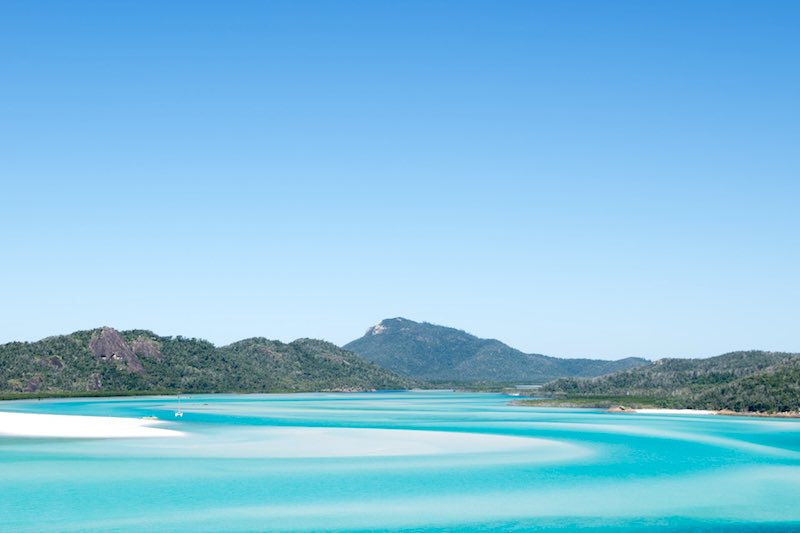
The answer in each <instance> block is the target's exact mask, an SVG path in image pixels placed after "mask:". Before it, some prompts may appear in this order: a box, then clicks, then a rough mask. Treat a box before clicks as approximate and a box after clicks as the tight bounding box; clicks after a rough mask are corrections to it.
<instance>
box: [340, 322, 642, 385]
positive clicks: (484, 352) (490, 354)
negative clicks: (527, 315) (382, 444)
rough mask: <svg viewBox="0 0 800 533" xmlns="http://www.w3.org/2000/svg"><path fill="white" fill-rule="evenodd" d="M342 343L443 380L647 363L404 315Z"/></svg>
mask: <svg viewBox="0 0 800 533" xmlns="http://www.w3.org/2000/svg"><path fill="white" fill-rule="evenodd" d="M344 348H345V349H347V350H350V351H353V352H355V353H357V354H359V355H360V356H362V357H364V358H365V359H368V360H369V361H372V362H373V363H376V364H378V365H380V366H382V367H384V368H388V369H390V370H393V371H395V372H398V373H400V374H403V375H406V376H410V377H413V378H415V379H423V380H430V381H437V382H445V383H534V384H536V383H545V382H547V381H549V380H552V379H555V378H558V377H562V376H598V375H602V374H608V373H609V372H615V371H618V370H622V369H626V368H631V367H635V366H640V365H643V364H646V363H647V361H646V360H644V359H640V358H628V359H622V360H620V361H603V360H595V359H559V358H557V357H549V356H546V355H540V354H526V353H523V352H521V351H519V350H516V349H514V348H512V347H510V346H508V345H506V344H503V343H502V342H500V341H498V340H494V339H481V338H478V337H476V336H474V335H470V334H469V333H466V332H464V331H461V330H457V329H453V328H448V327H444V326H437V325H434V324H428V323H425V322H422V323H420V322H414V321H413V320H408V319H405V318H391V319H386V320H383V321H382V322H381V323H380V324H378V325H377V326H373V327H372V328H370V329H369V330H368V331H367V332H366V334H365V335H364V336H363V337H361V338H359V339H356V340H354V341H352V342H350V343H348V344H346V345H345V346H344Z"/></svg>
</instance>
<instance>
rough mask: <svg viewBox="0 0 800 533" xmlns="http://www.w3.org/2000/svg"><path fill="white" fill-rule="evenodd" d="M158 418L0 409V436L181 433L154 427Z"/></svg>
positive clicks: (168, 434) (98, 437)
mask: <svg viewBox="0 0 800 533" xmlns="http://www.w3.org/2000/svg"><path fill="white" fill-rule="evenodd" d="M159 424H163V422H162V421H159V420H143V419H138V418H119V417H111V416H76V415H45V414H34V413H13V412H4V411H0V436H6V437H61V438H78V439H109V438H141V437H180V436H183V435H184V433H183V432H181V431H175V430H172V429H164V428H159V427H153V426H157V425H159Z"/></svg>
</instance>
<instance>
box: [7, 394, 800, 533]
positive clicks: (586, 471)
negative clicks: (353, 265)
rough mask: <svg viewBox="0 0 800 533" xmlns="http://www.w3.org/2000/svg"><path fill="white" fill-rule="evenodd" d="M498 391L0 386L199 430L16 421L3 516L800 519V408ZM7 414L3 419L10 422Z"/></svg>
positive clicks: (711, 525)
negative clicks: (789, 411)
mask: <svg viewBox="0 0 800 533" xmlns="http://www.w3.org/2000/svg"><path fill="white" fill-rule="evenodd" d="M511 399H512V398H511V397H508V396H503V395H499V394H466V393H454V392H397V393H362V394H285V395H213V396H212V395H209V396H191V397H185V398H184V399H183V400H182V401H181V404H182V405H181V408H182V410H183V412H184V416H183V417H182V418H176V417H175V416H174V411H175V410H176V409H177V400H176V399H175V398H167V397H137V398H109V399H80V400H75V399H70V400H42V401H18V402H3V403H0V411H14V412H25V413H46V414H62V415H89V416H114V417H132V418H141V417H145V416H156V417H158V418H159V419H160V420H162V421H164V423H163V424H161V425H160V426H159V427H161V428H165V429H173V430H177V431H180V432H182V433H183V435H182V436H168V437H155V438H104V439H96V438H80V439H75V438H52V437H49V438H42V437H20V436H14V437H12V436H0V494H1V495H2V496H0V531H3V532H6V531H8V532H67V531H103V532H111V531H120V532H123V531H124V532H128V531H130V532H141V531H215V532H216V531H221V532H222V531H225V532H232V531H348V532H351V531H419V532H422V531H454V532H455V531H458V532H470V531H539V530H544V531H572V530H587V531H595V530H597V531H642V530H657V531H660V530H664V531H725V530H729V531H739V530H741V531H800V421H798V420H781V419H757V418H742V417H724V416H714V415H705V416H704V415H655V414H646V415H645V414H614V413H605V412H602V411H599V410H589V409H543V408H528V407H515V406H511V405H509V401H510V400H511ZM1 432H2V428H0V433H1Z"/></svg>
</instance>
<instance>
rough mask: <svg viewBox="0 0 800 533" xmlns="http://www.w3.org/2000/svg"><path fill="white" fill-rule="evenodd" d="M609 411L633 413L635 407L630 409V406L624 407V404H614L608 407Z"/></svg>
mask: <svg viewBox="0 0 800 533" xmlns="http://www.w3.org/2000/svg"><path fill="white" fill-rule="evenodd" d="M608 412H609V413H635V412H636V410H635V409H631V408H630V407H625V406H624V405H616V406H614V407H609V408H608Z"/></svg>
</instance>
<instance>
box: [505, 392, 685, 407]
mask: <svg viewBox="0 0 800 533" xmlns="http://www.w3.org/2000/svg"><path fill="white" fill-rule="evenodd" d="M514 404H515V405H527V406H530V407H586V408H602V409H608V408H610V407H617V406H621V405H622V406H625V407H626V408H632V409H644V408H647V407H651V408H655V407H673V406H672V404H670V403H669V400H668V399H666V398H648V397H641V396H590V395H586V396H569V397H564V398H534V399H530V400H515V401H514Z"/></svg>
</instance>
